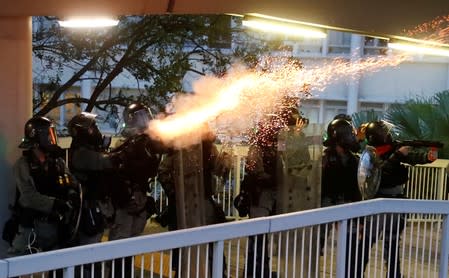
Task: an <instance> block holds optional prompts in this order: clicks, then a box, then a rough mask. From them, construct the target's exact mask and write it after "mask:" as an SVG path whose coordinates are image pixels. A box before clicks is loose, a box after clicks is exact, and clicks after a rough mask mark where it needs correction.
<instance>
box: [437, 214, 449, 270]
mask: <svg viewBox="0 0 449 278" xmlns="http://www.w3.org/2000/svg"><path fill="white" fill-rule="evenodd" d="M448 259H449V219H448V215H447V214H446V215H444V219H443V227H442V231H441V255H440V273H439V276H438V277H440V278H443V277H447V269H448V266H447V264H448V262H449V261H448Z"/></svg>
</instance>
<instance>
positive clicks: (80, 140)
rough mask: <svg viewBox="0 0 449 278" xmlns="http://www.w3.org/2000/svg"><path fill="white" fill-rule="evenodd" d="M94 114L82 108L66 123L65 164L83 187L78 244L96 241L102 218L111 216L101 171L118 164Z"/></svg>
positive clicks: (102, 221) (102, 226)
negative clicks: (81, 111) (66, 147)
mask: <svg viewBox="0 0 449 278" xmlns="http://www.w3.org/2000/svg"><path fill="white" fill-rule="evenodd" d="M95 117H96V115H94V114H90V113H85V112H83V113H81V114H79V115H76V116H74V117H73V118H72V119H71V120H70V122H69V124H68V129H69V134H70V136H71V137H72V143H71V145H70V149H69V157H70V160H69V168H70V171H71V172H72V173H73V174H74V175H75V177H76V178H77V180H78V181H79V182H80V183H81V185H82V189H83V205H82V206H83V209H82V217H81V225H80V239H79V240H80V242H79V243H80V244H89V243H95V242H99V241H100V240H101V237H102V235H103V231H104V228H105V225H106V222H105V221H106V220H107V219H110V218H112V214H113V209H112V204H111V203H110V199H109V194H108V191H109V188H108V184H107V182H106V181H105V179H104V175H105V174H107V172H108V171H111V170H113V169H117V168H118V165H119V160H118V158H117V157H116V156H114V155H112V154H110V153H107V152H106V151H107V148H108V143H105V142H110V139H109V140H107V139H106V138H107V137H104V136H103V135H102V134H101V132H100V130H99V129H98V126H97V124H96V120H95Z"/></svg>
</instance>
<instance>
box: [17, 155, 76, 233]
mask: <svg viewBox="0 0 449 278" xmlns="http://www.w3.org/2000/svg"><path fill="white" fill-rule="evenodd" d="M24 156H25V157H26V159H27V162H28V165H29V169H30V175H31V178H32V179H33V182H34V185H35V187H36V190H37V191H38V192H39V193H40V194H42V195H47V196H50V197H54V198H57V199H63V200H64V199H67V193H68V189H69V185H70V184H71V180H70V177H69V176H67V175H66V174H65V173H59V172H58V171H57V169H56V168H57V167H56V160H55V159H54V158H48V159H47V160H46V161H45V163H44V164H43V165H41V164H40V163H39V162H37V161H36V160H35V159H34V158H33V156H32V154H31V153H30V152H29V151H26V152H24ZM19 197H20V192H19V191H17V198H16V199H17V200H18V199H19ZM17 206H18V209H19V218H20V220H19V221H20V223H21V225H23V226H25V227H32V226H33V222H34V219H35V218H39V217H47V216H48V215H46V214H45V213H43V212H41V211H38V210H35V209H32V208H27V207H23V206H21V205H20V204H19V203H17Z"/></svg>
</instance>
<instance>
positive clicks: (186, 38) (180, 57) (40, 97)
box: [33, 15, 268, 115]
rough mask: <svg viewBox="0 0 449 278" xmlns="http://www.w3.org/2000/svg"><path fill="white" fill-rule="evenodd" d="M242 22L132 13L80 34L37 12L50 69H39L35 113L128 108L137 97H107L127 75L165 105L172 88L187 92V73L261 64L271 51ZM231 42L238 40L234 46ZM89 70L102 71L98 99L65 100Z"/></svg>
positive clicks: (38, 40) (41, 54)
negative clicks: (82, 106) (75, 106)
mask: <svg viewBox="0 0 449 278" xmlns="http://www.w3.org/2000/svg"><path fill="white" fill-rule="evenodd" d="M239 21H240V19H238V18H232V17H230V16H224V15H212V16H185V15H163V16H127V17H122V18H120V23H119V25H118V26H116V27H114V28H112V29H109V30H104V31H100V32H98V31H94V30H87V31H82V32H80V31H73V30H67V29H62V28H61V27H59V25H58V24H57V21H56V18H51V17H36V18H34V19H33V23H34V29H35V31H34V32H33V54H34V59H35V63H38V64H39V65H41V67H42V69H45V70H42V71H40V72H39V73H38V74H36V73H35V80H34V84H35V86H34V90H35V94H34V95H35V99H34V112H35V114H37V115H46V114H47V113H48V112H50V111H51V110H52V109H54V108H56V107H58V106H61V105H65V104H68V103H75V104H80V103H86V104H87V106H86V109H85V110H86V111H87V112H90V111H92V109H93V108H94V107H97V108H99V109H105V108H106V106H107V105H111V104H118V105H127V104H128V103H129V102H130V101H131V99H132V96H129V95H126V94H121V93H119V94H118V95H115V96H113V95H112V94H110V96H109V97H108V98H106V99H104V98H103V99H102V98H100V95H101V94H102V93H103V92H104V91H105V90H106V89H107V88H108V86H110V85H111V82H112V81H113V80H114V79H115V78H117V77H118V76H119V75H120V74H122V73H124V72H126V73H127V74H128V75H129V76H130V77H132V78H133V79H134V80H135V82H136V84H139V88H140V90H139V96H137V98H138V99H139V100H140V101H143V102H145V103H147V104H152V106H157V107H156V108H159V109H160V108H162V107H163V106H164V105H165V104H166V103H167V101H168V98H169V96H170V95H169V93H174V92H180V91H181V89H182V88H181V84H182V83H181V81H182V78H183V77H184V76H185V74H186V73H187V72H194V73H196V74H199V75H204V74H207V73H210V74H217V75H220V74H223V73H224V72H225V71H226V69H227V68H228V67H229V65H230V64H231V63H232V62H233V61H235V60H240V61H241V62H243V63H246V64H254V63H255V61H257V57H258V56H259V55H260V54H261V53H264V52H266V51H267V50H268V46H267V44H266V43H262V44H260V43H253V42H254V41H255V38H251V39H249V38H248V35H246V34H244V33H243V32H241V28H240V26H241V24H240V22H239ZM234 26H236V27H234ZM231 42H238V44H237V45H235V46H233V47H232V48H231V47H230V44H231ZM223 47H225V48H223ZM198 65H202V66H201V67H198ZM68 72H70V74H68ZM87 72H94V73H95V79H94V81H95V86H94V89H93V92H92V96H91V97H90V98H89V99H84V98H81V97H79V96H75V97H72V98H65V99H61V95H62V94H63V93H64V92H66V91H67V90H68V89H69V88H71V87H72V86H74V85H76V84H77V82H79V81H80V80H82V79H83V78H84V77H83V76H84V75H85V74H86V73H87ZM67 75H69V76H68V77H67ZM142 83H143V84H144V85H143V88H142V87H141V85H140V84H142Z"/></svg>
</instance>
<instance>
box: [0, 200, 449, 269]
mask: <svg viewBox="0 0 449 278" xmlns="http://www.w3.org/2000/svg"><path fill="white" fill-rule="evenodd" d="M410 214H419V215H422V216H426V217H425V218H426V219H433V220H435V221H426V222H409V221H403V220H405V219H406V218H407V217H408V216H409V215H410ZM448 214H449V205H448V202H446V201H426V200H396V199H376V200H370V201H364V202H359V203H352V204H345V205H339V206H335V207H326V208H320V209H315V210H310V211H303V212H296V213H290V214H284V215H277V216H272V217H264V218H256V219H251V220H246V221H237V222H231V223H224V224H218V225H211V226H205V227H198V228H193V229H185V230H179V231H174V232H166V233H159V234H152V235H146V236H140V237H134V238H128V239H123V240H116V241H110V242H106V243H98V244H92V245H86V246H79V247H74V248H67V249H60V250H56V251H50V252H43V253H38V254H32V255H27V256H21V257H15V258H9V259H5V260H0V278H7V277H18V276H27V275H32V277H34V276H36V277H39V276H40V277H62V276H64V277H86V278H87V277H112V278H114V277H142V278H143V277H201V278H203V277H385V275H386V274H387V273H388V272H390V274H391V275H388V276H389V277H398V275H399V272H400V273H401V274H402V277H447V276H448V255H449V240H448V236H449V221H448ZM441 220H442V221H441ZM395 250H396V251H395ZM176 254H177V255H176ZM254 254H258V255H254ZM363 254H365V255H363ZM258 263H260V264H259V265H260V266H262V267H260V268H259V267H258ZM126 265H128V266H130V269H129V270H127V269H126ZM365 265H366V267H364V266H365ZM388 265H391V267H390V268H388V267H387V266H388ZM128 271H130V272H128ZM259 271H261V272H263V273H260V272H259ZM360 271H363V273H364V275H362V274H360V275H357V274H355V275H354V276H351V275H353V274H354V273H358V272H360ZM274 273H276V274H274ZM393 273H395V274H396V275H393ZM272 275H273V276H272ZM275 275H276V276H275Z"/></svg>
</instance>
